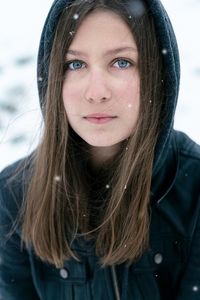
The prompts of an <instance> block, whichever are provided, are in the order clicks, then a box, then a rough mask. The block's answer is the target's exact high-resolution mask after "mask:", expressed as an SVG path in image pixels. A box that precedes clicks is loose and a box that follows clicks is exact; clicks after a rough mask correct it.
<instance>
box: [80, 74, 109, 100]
mask: <svg viewBox="0 0 200 300" xmlns="http://www.w3.org/2000/svg"><path fill="white" fill-rule="evenodd" d="M85 99H86V100H87V101H89V102H107V101H109V100H110V99H111V89H110V87H109V80H108V78H107V77H106V75H105V73H104V72H103V71H101V70H95V71H94V72H92V73H91V74H90V76H88V84H87V88H86V90H85Z"/></svg>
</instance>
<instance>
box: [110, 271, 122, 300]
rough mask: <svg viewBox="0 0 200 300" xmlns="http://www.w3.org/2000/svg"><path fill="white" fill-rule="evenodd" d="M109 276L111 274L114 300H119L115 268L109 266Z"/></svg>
mask: <svg viewBox="0 0 200 300" xmlns="http://www.w3.org/2000/svg"><path fill="white" fill-rule="evenodd" d="M111 274H112V280H113V285H114V291H115V297H116V300H120V294H119V286H118V283H117V274H116V270H115V266H111Z"/></svg>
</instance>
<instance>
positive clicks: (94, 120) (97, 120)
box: [84, 116, 117, 124]
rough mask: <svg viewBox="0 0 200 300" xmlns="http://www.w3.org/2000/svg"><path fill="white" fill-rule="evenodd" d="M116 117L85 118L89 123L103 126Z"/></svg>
mask: <svg viewBox="0 0 200 300" xmlns="http://www.w3.org/2000/svg"><path fill="white" fill-rule="evenodd" d="M116 118H117V117H116V116H106V117H90V116H89V117H88V116H87V117H84V119H86V120H87V121H88V122H91V123H95V124H103V123H107V122H110V121H112V120H113V119H116Z"/></svg>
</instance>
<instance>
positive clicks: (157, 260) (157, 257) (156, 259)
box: [154, 253, 163, 265]
mask: <svg viewBox="0 0 200 300" xmlns="http://www.w3.org/2000/svg"><path fill="white" fill-rule="evenodd" d="M162 261H163V256H162V254H160V253H157V254H156V255H155V256H154V262H155V263H156V264H157V265H159V264H161V262H162Z"/></svg>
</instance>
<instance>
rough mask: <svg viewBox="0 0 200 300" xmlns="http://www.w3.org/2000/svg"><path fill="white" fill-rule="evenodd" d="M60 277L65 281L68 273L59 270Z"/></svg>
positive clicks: (64, 270)
mask: <svg viewBox="0 0 200 300" xmlns="http://www.w3.org/2000/svg"><path fill="white" fill-rule="evenodd" d="M60 277H62V278H63V279H67V278H68V277H69V272H68V271H67V270H66V269H60Z"/></svg>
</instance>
